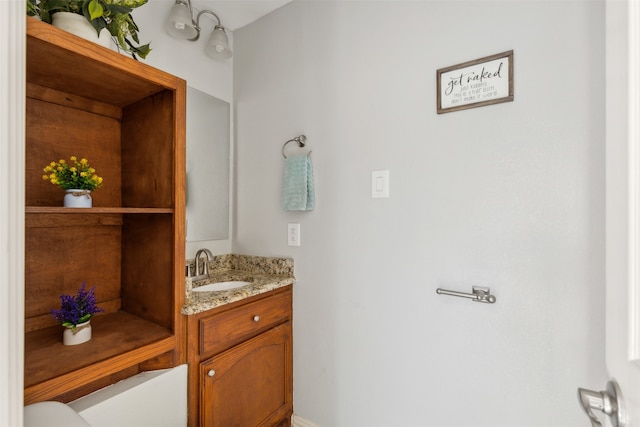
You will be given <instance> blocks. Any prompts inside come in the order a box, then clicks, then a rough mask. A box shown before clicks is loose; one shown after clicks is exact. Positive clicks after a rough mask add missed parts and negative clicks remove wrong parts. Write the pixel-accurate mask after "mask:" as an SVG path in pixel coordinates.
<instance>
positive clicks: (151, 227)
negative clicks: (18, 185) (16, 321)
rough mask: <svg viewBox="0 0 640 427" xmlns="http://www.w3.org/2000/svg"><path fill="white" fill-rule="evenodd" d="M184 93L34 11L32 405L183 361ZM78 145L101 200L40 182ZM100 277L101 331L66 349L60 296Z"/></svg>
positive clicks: (30, 87) (29, 168) (28, 388)
mask: <svg viewBox="0 0 640 427" xmlns="http://www.w3.org/2000/svg"><path fill="white" fill-rule="evenodd" d="M185 98H186V84H185V82H184V80H182V79H179V78H177V77H175V76H172V75H170V74H167V73H164V72H162V71H160V70H157V69H154V68H152V67H149V66H147V65H145V64H143V63H140V62H138V61H135V60H133V59H131V58H128V57H125V56H123V55H121V54H119V53H117V52H113V51H111V50H109V49H105V48H102V47H100V46H98V45H95V44H93V43H91V42H88V41H86V40H83V39H80V38H78V37H75V36H73V35H71V34H69V33H66V32H64V31H62V30H59V29H57V28H55V27H53V26H51V25H48V24H45V23H42V22H40V21H38V20H35V19H33V18H27V99H26V109H27V111H26V147H27V148H26V159H27V161H26V183H25V188H26V206H25V219H26V221H25V223H26V227H25V228H26V231H25V269H26V271H25V330H26V336H25V404H29V403H34V402H38V401H42V400H59V401H67V400H68V399H71V398H75V397H78V396H79V395H82V394H85V393H89V392H91V391H93V390H94V389H96V388H99V387H102V386H105V385H108V384H109V383H112V382H115V381H117V380H119V379H122V378H123V377H126V376H128V375H134V374H135V373H137V372H139V371H141V370H144V369H153V368H164V367H171V366H175V365H177V364H180V363H184V361H185V341H184V336H185V335H184V331H185V327H186V326H185V321H184V319H183V316H182V315H181V314H180V311H179V310H180V307H181V306H182V305H183V304H184V259H185V256H184V239H185V233H184V231H185V230H184V224H185V201H184V198H185V166H184V165H185ZM71 155H76V156H78V157H79V158H81V157H85V158H87V159H89V161H90V162H91V165H92V166H93V167H94V168H95V169H96V170H97V173H98V174H99V175H100V176H102V177H103V178H104V184H103V188H100V189H98V190H97V191H95V192H94V193H93V194H92V196H93V206H94V207H93V208H90V209H69V208H63V207H62V196H63V192H62V190H60V189H59V188H57V187H55V186H53V185H51V184H50V183H48V182H46V181H44V180H42V178H41V176H42V173H43V172H42V168H43V167H44V166H45V165H47V164H48V163H49V162H51V161H54V160H59V159H62V158H64V159H68V158H69V156H71ZM83 282H84V283H86V285H87V286H89V287H91V286H94V285H95V286H96V297H97V300H98V305H99V306H100V307H101V308H103V309H104V310H105V312H104V313H102V314H100V315H97V316H95V317H94V318H93V319H92V321H91V324H92V328H93V338H92V340H91V341H89V342H88V343H84V344H80V345H78V346H64V345H63V344H62V340H61V334H62V330H61V327H60V326H59V325H56V323H55V320H54V319H53V317H52V316H51V315H50V313H49V310H50V309H51V308H58V307H59V304H60V300H59V296H60V295H61V294H74V293H75V292H77V290H78V288H79V287H80V285H81V284H82V283H83Z"/></svg>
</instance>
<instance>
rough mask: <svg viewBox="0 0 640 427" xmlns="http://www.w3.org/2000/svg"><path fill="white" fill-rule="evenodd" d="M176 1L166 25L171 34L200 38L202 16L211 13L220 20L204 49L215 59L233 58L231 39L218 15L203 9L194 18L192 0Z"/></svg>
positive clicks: (187, 38)
mask: <svg viewBox="0 0 640 427" xmlns="http://www.w3.org/2000/svg"><path fill="white" fill-rule="evenodd" d="M175 1H176V3H175V4H174V5H173V6H172V7H171V12H170V13H169V18H168V19H167V23H166V26H165V28H166V30H167V32H168V33H169V35H171V36H172V37H176V38H179V39H185V40H189V41H192V42H194V41H196V40H198V39H199V38H200V17H201V16H202V15H205V14H206V15H211V16H213V17H214V18H215V19H216V20H217V21H218V24H217V25H216V26H215V27H214V28H213V33H211V37H210V38H209V42H208V43H207V45H206V46H205V48H204V51H205V53H206V54H207V55H208V56H210V57H211V58H213V59H228V58H231V49H230V48H229V39H228V38H227V33H226V32H225V30H224V27H223V26H222V23H221V22H220V18H219V17H218V15H216V14H215V13H214V12H212V11H210V10H203V11H201V12H198V15H197V16H196V19H195V20H194V19H193V9H192V7H191V0H175Z"/></svg>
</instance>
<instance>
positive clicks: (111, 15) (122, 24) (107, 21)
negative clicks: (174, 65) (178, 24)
mask: <svg viewBox="0 0 640 427" xmlns="http://www.w3.org/2000/svg"><path fill="white" fill-rule="evenodd" d="M147 1H148V0H27V15H29V16H36V17H38V18H40V19H41V20H42V21H43V22H46V23H48V24H51V23H52V20H53V16H54V15H55V14H56V13H60V12H69V13H73V14H77V15H81V16H84V17H85V18H86V20H87V21H88V22H89V23H90V24H91V26H92V27H93V28H94V29H95V30H96V33H97V34H98V35H100V31H102V30H103V29H106V30H107V31H108V32H109V34H111V36H112V38H113V39H114V41H115V42H116V44H117V46H118V47H119V48H120V49H122V50H123V51H125V52H127V53H129V54H131V56H132V57H133V58H134V59H138V56H139V57H141V58H146V56H147V55H148V54H149V52H151V48H150V47H149V43H147V44H145V45H140V40H139V39H138V31H139V29H138V26H137V25H136V23H135V21H134V20H133V17H132V16H131V11H132V10H133V9H135V8H137V7H140V6H142V5H144V4H145V3H146V2H147ZM134 43H135V44H134ZM136 44H137V45H138V46H136Z"/></svg>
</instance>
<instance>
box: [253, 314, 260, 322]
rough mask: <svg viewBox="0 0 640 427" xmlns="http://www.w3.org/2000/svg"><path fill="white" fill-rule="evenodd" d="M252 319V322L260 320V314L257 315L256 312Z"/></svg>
mask: <svg viewBox="0 0 640 427" xmlns="http://www.w3.org/2000/svg"><path fill="white" fill-rule="evenodd" d="M253 321H254V322H259V321H260V316H258V315H257V314H256V315H255V316H253Z"/></svg>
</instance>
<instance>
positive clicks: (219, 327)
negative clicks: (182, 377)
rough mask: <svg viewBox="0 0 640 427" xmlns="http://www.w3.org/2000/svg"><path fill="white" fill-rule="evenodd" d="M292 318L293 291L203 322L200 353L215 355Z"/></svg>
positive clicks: (200, 329)
mask: <svg viewBox="0 0 640 427" xmlns="http://www.w3.org/2000/svg"><path fill="white" fill-rule="evenodd" d="M290 318H291V291H288V292H284V293H281V294H277V295H274V296H272V297H268V298H265V299H263V300H260V301H256V302H252V303H249V304H247V305H244V306H241V307H237V308H234V309H232V310H229V311H226V312H224V313H220V314H214V315H213V316H210V317H206V318H204V319H200V325H199V331H200V354H201V355H203V354H213V353H216V352H218V351H222V350H225V349H227V348H229V347H232V346H234V345H236V344H238V343H239V342H241V341H244V340H246V339H248V338H250V337H252V336H254V335H256V334H257V333H259V332H261V331H264V330H266V329H268V328H270V327H273V326H275V325H278V324H280V323H283V322H285V321H286V320H288V319H290Z"/></svg>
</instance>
